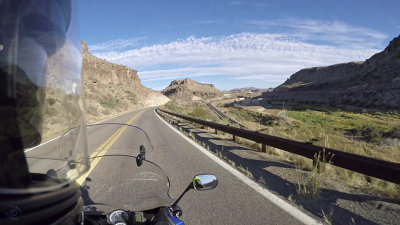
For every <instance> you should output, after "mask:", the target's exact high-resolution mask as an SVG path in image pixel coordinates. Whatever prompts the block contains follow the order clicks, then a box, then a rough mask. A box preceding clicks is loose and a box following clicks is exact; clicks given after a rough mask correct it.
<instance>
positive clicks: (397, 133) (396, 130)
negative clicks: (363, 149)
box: [387, 127, 400, 138]
mask: <svg viewBox="0 0 400 225" xmlns="http://www.w3.org/2000/svg"><path fill="white" fill-rule="evenodd" d="M387 136H389V137H391V138H400V127H393V128H392V129H391V130H390V131H389V132H388V133H387Z"/></svg>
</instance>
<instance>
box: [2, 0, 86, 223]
mask: <svg viewBox="0 0 400 225" xmlns="http://www.w3.org/2000/svg"><path fill="white" fill-rule="evenodd" d="M74 8H75V3H74V2H73V1H72V0H0V146H1V148H0V224H7V223H13V224H14V223H20V224H49V223H64V222H66V221H67V220H71V221H75V220H76V219H77V215H78V217H79V215H80V211H81V210H82V202H81V200H80V192H79V186H78V185H77V184H76V182H74V180H75V179H76V178H77V177H78V176H80V175H81V174H83V173H85V172H86V171H87V170H88V167H89V159H88V151H87V140H86V130H85V127H86V120H85V114H84V102H83V99H82V97H83V92H82V89H81V85H82V82H81V65H82V56H81V43H80V40H79V39H78V38H77V37H78V30H77V26H76V22H77V21H76V18H75V14H76V10H75V9H74ZM63 132H65V135H64V136H63V140H62V141H61V140H59V142H55V143H58V144H51V145H50V144H48V145H44V146H40V147H37V146H38V145H39V144H40V143H41V142H42V141H43V140H46V139H49V138H51V137H53V136H57V135H60V134H61V133H63ZM52 143H53V142H52ZM35 146H36V147H35ZM46 174H47V175H46ZM49 175H51V176H49Z"/></svg>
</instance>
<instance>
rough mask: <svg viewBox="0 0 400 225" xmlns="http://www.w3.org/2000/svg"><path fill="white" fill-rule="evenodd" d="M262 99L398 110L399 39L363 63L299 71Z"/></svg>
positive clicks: (399, 104) (399, 96) (399, 76)
mask: <svg viewBox="0 0 400 225" xmlns="http://www.w3.org/2000/svg"><path fill="white" fill-rule="evenodd" d="M263 96H264V97H267V98H274V99H278V100H285V101H295V102H303V103H313V104H330V105H332V106H337V105H343V106H356V107H362V108H371V109H379V110H399V109H400V36H399V37H396V38H394V39H393V40H392V41H391V42H390V44H389V45H388V46H387V47H386V48H385V50H383V51H382V52H380V53H377V54H375V55H373V56H372V57H371V58H369V59H367V60H366V61H364V62H350V63H343V64H337V65H332V66H326V67H314V68H308V69H302V70H300V71H299V72H297V73H295V74H293V75H292V76H291V77H290V78H289V79H288V80H287V81H286V82H284V83H283V84H282V85H280V86H278V87H277V88H275V89H274V91H273V92H270V93H264V94H263Z"/></svg>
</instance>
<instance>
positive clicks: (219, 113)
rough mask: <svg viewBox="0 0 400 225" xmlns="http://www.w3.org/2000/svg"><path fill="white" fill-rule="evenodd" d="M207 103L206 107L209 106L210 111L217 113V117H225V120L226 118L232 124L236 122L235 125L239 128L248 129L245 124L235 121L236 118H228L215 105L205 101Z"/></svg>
mask: <svg viewBox="0 0 400 225" xmlns="http://www.w3.org/2000/svg"><path fill="white" fill-rule="evenodd" d="M207 105H208V107H210V109H211V110H212V111H214V112H215V114H217V116H218V117H219V118H221V119H226V120H228V122H230V123H232V124H236V125H238V126H239V127H240V128H243V129H248V128H247V127H246V126H245V125H243V124H241V123H239V122H238V121H236V120H234V119H232V118H230V117H229V116H227V115H225V113H223V112H221V111H219V109H217V108H216V107H215V106H213V105H212V104H211V103H207Z"/></svg>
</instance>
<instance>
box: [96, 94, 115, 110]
mask: <svg viewBox="0 0 400 225" xmlns="http://www.w3.org/2000/svg"><path fill="white" fill-rule="evenodd" d="M98 100H99V103H100V105H102V106H106V107H110V108H115V107H116V106H117V105H118V99H115V98H112V97H104V98H99V99H98Z"/></svg>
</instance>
